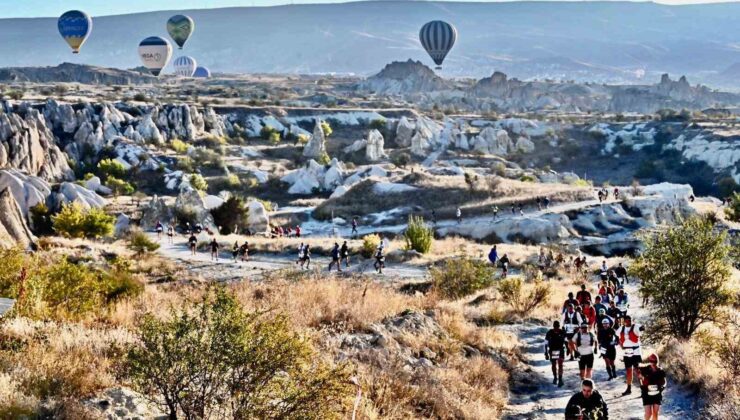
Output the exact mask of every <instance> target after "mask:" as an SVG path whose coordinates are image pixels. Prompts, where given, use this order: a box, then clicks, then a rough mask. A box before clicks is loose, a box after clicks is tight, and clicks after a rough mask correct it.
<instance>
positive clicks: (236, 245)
mask: <svg viewBox="0 0 740 420" xmlns="http://www.w3.org/2000/svg"><path fill="white" fill-rule="evenodd" d="M231 256H232V257H233V258H234V262H236V260H237V259H239V241H235V242H234V246H233V247H231Z"/></svg>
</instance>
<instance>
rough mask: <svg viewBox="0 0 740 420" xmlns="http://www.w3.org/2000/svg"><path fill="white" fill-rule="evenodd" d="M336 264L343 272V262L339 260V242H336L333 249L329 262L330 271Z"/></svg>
mask: <svg viewBox="0 0 740 420" xmlns="http://www.w3.org/2000/svg"><path fill="white" fill-rule="evenodd" d="M334 264H336V265H337V271H339V272H342V263H341V262H340V261H339V244H338V243H336V242H334V248H332V249H331V262H330V263H329V271H330V272H331V267H332V266H333V265H334Z"/></svg>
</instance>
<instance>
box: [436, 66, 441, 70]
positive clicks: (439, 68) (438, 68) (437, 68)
mask: <svg viewBox="0 0 740 420" xmlns="http://www.w3.org/2000/svg"><path fill="white" fill-rule="evenodd" d="M434 69H435V70H442V66H437V67H435V68H434Z"/></svg>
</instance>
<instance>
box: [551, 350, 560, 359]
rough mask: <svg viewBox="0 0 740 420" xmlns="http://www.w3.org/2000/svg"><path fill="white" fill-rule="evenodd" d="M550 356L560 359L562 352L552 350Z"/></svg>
mask: <svg viewBox="0 0 740 420" xmlns="http://www.w3.org/2000/svg"><path fill="white" fill-rule="evenodd" d="M550 357H552V358H553V359H559V358H560V352H559V351H552V352H550Z"/></svg>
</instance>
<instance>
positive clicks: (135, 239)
mask: <svg viewBox="0 0 740 420" xmlns="http://www.w3.org/2000/svg"><path fill="white" fill-rule="evenodd" d="M128 247H129V249H131V250H133V251H136V253H137V254H146V253H147V252H154V251H156V250H158V249H159V244H158V243H156V242H154V241H152V240H151V239H149V236H147V234H146V233H144V232H142V231H141V230H134V231H132V232H131V233H130V234H129V237H128Z"/></svg>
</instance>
